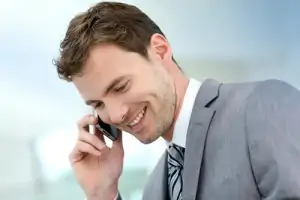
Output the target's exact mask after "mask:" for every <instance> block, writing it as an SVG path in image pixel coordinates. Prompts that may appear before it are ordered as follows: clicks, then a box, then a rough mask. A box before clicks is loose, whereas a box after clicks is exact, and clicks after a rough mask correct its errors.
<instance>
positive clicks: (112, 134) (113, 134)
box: [95, 116, 118, 141]
mask: <svg viewBox="0 0 300 200" xmlns="http://www.w3.org/2000/svg"><path fill="white" fill-rule="evenodd" d="M95 127H96V128H97V129H98V130H99V131H101V133H103V134H104V135H105V136H106V137H108V138H109V139H111V140H112V141H115V140H116V139H117V138H118V129H117V128H116V127H114V126H112V125H109V124H106V123H104V122H103V121H102V120H101V119H100V117H99V116H98V124H96V126H95Z"/></svg>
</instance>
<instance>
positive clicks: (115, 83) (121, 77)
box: [85, 76, 125, 106]
mask: <svg viewBox="0 0 300 200" xmlns="http://www.w3.org/2000/svg"><path fill="white" fill-rule="evenodd" d="M123 79H125V76H120V77H118V78H115V79H114V80H113V81H112V82H111V83H110V84H109V85H108V87H106V89H105V91H104V95H107V94H108V93H109V92H110V91H111V90H112V89H113V88H114V87H115V86H116V85H118V84H119V83H120V82H121V81H122V80H123ZM96 102H99V100H87V101H85V104H86V105H88V106H89V105H91V104H93V103H96Z"/></svg>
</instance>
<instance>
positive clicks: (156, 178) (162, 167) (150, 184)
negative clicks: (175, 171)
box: [143, 151, 168, 200]
mask: <svg viewBox="0 0 300 200" xmlns="http://www.w3.org/2000/svg"><path fill="white" fill-rule="evenodd" d="M167 167H168V165H167V151H166V152H165V153H164V154H163V155H162V157H161V158H160V160H159V162H158V164H157V165H156V167H155V169H154V170H153V172H152V173H151V174H150V176H149V178H148V181H147V184H146V186H145V189H144V192H143V200H154V199H155V200H166V199H168V188H167V187H168V179H167V178H168V177H167V175H168V168H167Z"/></svg>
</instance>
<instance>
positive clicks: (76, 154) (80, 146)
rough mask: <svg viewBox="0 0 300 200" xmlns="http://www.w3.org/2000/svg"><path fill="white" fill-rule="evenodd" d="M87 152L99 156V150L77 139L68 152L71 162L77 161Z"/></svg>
mask: <svg viewBox="0 0 300 200" xmlns="http://www.w3.org/2000/svg"><path fill="white" fill-rule="evenodd" d="M87 154H90V155H93V156H100V155H101V152H100V151H99V150H97V149H96V148H95V147H93V146H92V145H90V144H88V143H85V142H82V141H78V142H77V143H76V145H75V147H74V149H73V151H72V153H71V154H70V161H71V162H72V163H74V162H78V161H80V160H82V159H83V158H84V157H85V156H86V155H87Z"/></svg>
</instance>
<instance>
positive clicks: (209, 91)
mask: <svg viewBox="0 0 300 200" xmlns="http://www.w3.org/2000/svg"><path fill="white" fill-rule="evenodd" d="M220 85H221V84H220V83H218V82H216V81H214V80H211V79H209V80H206V81H205V82H203V84H202V86H201V88H200V90H199V92H198V94H197V97H196V100H195V104H194V108H193V111H192V115H191V120H190V124H189V128H188V133H187V140H186V148H185V156H184V171H183V190H182V194H183V199H184V200H195V199H196V195H197V189H198V182H199V176H200V170H201V163H202V158H203V152H204V148H205V142H206V136H207V132H208V129H209V126H210V122H211V120H212V118H213V116H214V113H215V110H214V109H213V108H210V107H209V105H210V103H211V102H213V101H214V100H215V99H216V98H217V97H218V93H219V86H220Z"/></svg>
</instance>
